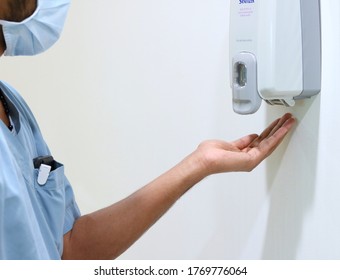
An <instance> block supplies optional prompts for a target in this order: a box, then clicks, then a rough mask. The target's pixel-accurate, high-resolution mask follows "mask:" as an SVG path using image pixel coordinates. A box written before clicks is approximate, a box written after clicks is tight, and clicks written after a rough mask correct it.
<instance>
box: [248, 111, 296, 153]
mask: <svg viewBox="0 0 340 280" xmlns="http://www.w3.org/2000/svg"><path fill="white" fill-rule="evenodd" d="M291 117H292V114H290V113H286V114H285V115H283V116H282V117H281V118H278V119H276V120H275V121H273V122H272V123H271V124H270V125H269V126H268V127H267V128H266V129H265V130H264V131H263V132H262V133H261V134H260V135H259V136H258V137H257V138H256V139H254V141H253V142H252V143H251V144H250V145H249V147H257V146H258V145H259V144H260V143H261V141H262V140H263V139H266V138H267V137H270V136H272V135H273V134H274V133H275V132H276V131H277V130H278V129H279V128H280V127H281V126H282V125H283V124H284V123H285V122H286V121H287V120H288V119H289V118H291Z"/></svg>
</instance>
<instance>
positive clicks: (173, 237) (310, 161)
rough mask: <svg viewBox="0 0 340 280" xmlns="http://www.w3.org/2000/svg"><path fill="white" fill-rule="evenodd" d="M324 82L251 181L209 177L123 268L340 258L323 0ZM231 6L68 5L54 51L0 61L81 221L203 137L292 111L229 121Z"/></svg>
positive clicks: (332, 79) (333, 58)
mask: <svg viewBox="0 0 340 280" xmlns="http://www.w3.org/2000/svg"><path fill="white" fill-rule="evenodd" d="M321 2H322V21H323V26H322V32H323V77H322V79H323V85H322V93H321V95H319V96H318V97H316V98H313V99H312V100H307V101H301V102H299V103H298V104H297V106H295V107H294V108H292V109H291V111H292V112H293V113H294V114H295V115H296V117H297V118H298V120H299V123H298V125H297V127H296V129H295V131H294V133H293V134H292V135H291V137H289V139H287V140H286V141H285V142H284V143H283V144H282V146H281V147H280V149H279V150H277V151H276V152H275V154H274V155H273V156H272V157H271V158H270V159H269V160H267V161H266V162H265V163H263V164H262V165H260V166H259V167H258V168H257V169H256V170H254V171H253V172H252V173H249V174H247V173H233V174H222V175H217V176H213V177H210V178H207V179H206V180H204V181H203V182H201V183H200V184H199V185H198V186H197V187H196V188H195V189H193V190H191V191H190V192H189V193H188V194H187V195H186V196H185V197H183V198H182V199H181V200H180V201H179V202H178V203H177V205H175V206H174V208H172V209H171V210H170V211H169V212H168V213H167V214H166V215H165V217H163V218H162V219H161V220H160V221H159V222H158V223H157V224H156V225H155V226H154V227H153V228H152V229H151V230H150V231H149V232H148V233H146V234H145V235H144V236H143V237H142V238H141V239H140V240H139V241H138V242H137V243H136V244H135V245H134V246H133V247H132V248H131V249H130V250H128V251H127V252H126V253H125V254H124V255H123V256H122V257H121V258H122V259H278V258H279V259H281V258H282V259H333V258H339V257H340V239H339V236H340V219H339V217H338V213H340V203H339V201H340V184H339V181H340V180H339V163H338V158H339V155H340V146H339V145H338V137H340V132H339V131H338V130H337V129H338V128H339V127H340V111H339V110H338V104H340V94H339V92H340V89H339V83H338V82H337V81H338V80H339V77H338V73H339V71H338V69H337V68H336V67H337V65H340V55H339V52H338V51H339V49H340V20H339V14H340V2H339V1H338V0H322V1H321ZM228 7H229V1H224V0H213V1H212V0H163V1H158V0H144V1H139V0H115V1H110V0H96V1H89V0H82V1H73V4H72V8H71V10H70V15H69V18H68V21H67V24H66V28H65V32H64V34H63V37H62V39H61V40H60V41H59V43H58V44H57V45H56V46H55V47H54V48H53V49H51V50H50V51H49V52H47V53H45V54H43V55H41V56H39V57H34V58H1V67H0V72H1V76H0V77H1V79H3V80H6V81H8V82H10V83H11V84H12V85H14V86H15V87H16V88H17V89H19V90H20V92H21V93H22V95H23V96H24V97H25V98H26V100H27V101H28V103H29V104H30V105H31V107H32V109H33V111H34V112H35V114H36V117H37V119H38V121H39V122H40V124H41V128H42V130H43V132H44V134H45V137H46V140H47V141H48V143H49V144H50V147H51V149H52V151H53V152H54V156H55V157H56V158H57V159H59V160H60V161H62V162H64V164H65V165H66V172H67V174H68V177H69V179H70V180H71V182H72V183H73V185H74V189H75V192H76V195H77V200H78V203H79V205H80V207H81V209H82V211H83V213H87V212H90V211H93V210H95V209H98V208H100V207H104V206H106V205H108V204H110V203H112V202H115V201H117V200H119V199H121V198H123V197H125V196H126V195H128V194H130V193H131V192H133V191H134V190H136V189H137V188H139V187H140V186H142V185H144V184H146V183H147V182H149V181H150V180H152V179H153V178H154V177H156V176H158V175H159V174H160V173H162V172H164V171H165V170H167V169H168V168H170V167H171V166H172V165H174V164H176V163H177V162H178V161H179V160H181V159H182V158H183V157H184V156H185V155H187V154H188V153H190V152H191V151H192V150H193V149H195V147H196V146H197V145H198V144H199V143H200V142H201V141H203V140H205V139H208V138H221V139H227V140H233V139H235V138H238V137H240V136H243V135H245V134H248V133H252V132H260V131H261V130H262V129H263V128H264V127H265V126H266V125H267V124H268V123H269V122H271V121H272V120H273V119H274V118H276V117H277V116H280V115H281V114H283V113H284V112H285V111H286V109H285V108H280V107H269V106H267V105H264V104H263V106H262V108H261V109H260V111H259V112H258V113H256V114H254V115H252V116H239V115H236V114H234V113H233V112H232V107H231V93H230V89H229V85H228V83H229V80H228V75H229V73H228V57H227V54H228Z"/></svg>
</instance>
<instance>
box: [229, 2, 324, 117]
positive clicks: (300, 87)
mask: <svg viewBox="0 0 340 280" xmlns="http://www.w3.org/2000/svg"><path fill="white" fill-rule="evenodd" d="M229 52H230V64H231V67H230V73H231V87H232V92H233V108H234V111H235V112H236V113H239V114H252V113H254V112H256V111H257V110H258V109H259V107H260V105H261V101H262V99H263V100H265V101H266V102H267V103H269V104H271V105H277V104H279V105H286V106H293V105H294V104H295V100H297V99H302V98H308V97H311V96H313V95H315V94H317V93H319V92H320V89H321V28H320V0H230V49H229Z"/></svg>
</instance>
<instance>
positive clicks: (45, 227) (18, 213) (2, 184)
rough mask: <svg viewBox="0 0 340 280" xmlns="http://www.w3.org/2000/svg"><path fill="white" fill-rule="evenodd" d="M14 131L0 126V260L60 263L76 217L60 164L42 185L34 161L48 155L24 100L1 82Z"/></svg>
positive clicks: (70, 190) (67, 184) (74, 206)
mask: <svg viewBox="0 0 340 280" xmlns="http://www.w3.org/2000/svg"><path fill="white" fill-rule="evenodd" d="M0 88H1V89H2V91H3V93H4V96H5V98H6V100H7V103H8V105H9V109H10V115H11V119H12V122H13V126H14V129H13V131H10V130H9V129H8V128H7V126H6V125H5V124H4V123H3V122H2V121H0V259H24V260H29V259H60V258H61V255H62V252H63V235H64V234H65V233H67V232H68V231H70V230H71V229H72V227H73V224H74V222H75V220H76V219H77V218H78V217H79V216H80V212H79V209H78V207H77V204H76V202H75V198H74V194H73V191H72V188H71V186H70V184H69V182H68V180H67V178H66V177H65V175H64V167H63V165H62V164H60V165H58V166H59V167H58V168H57V169H55V170H54V171H52V172H51V173H50V175H49V177H48V180H47V182H46V184H45V185H43V186H40V185H39V184H38V183H37V176H38V170H37V169H35V168H34V165H33V159H34V158H36V157H38V156H46V155H51V153H50V151H49V149H48V147H47V145H46V143H45V141H44V140H43V138H42V135H41V132H40V129H39V127H38V124H37V122H36V120H35V118H34V116H33V114H32V112H31V111H30V109H29V108H28V106H27V104H26V103H25V101H24V100H23V99H22V97H21V96H20V95H19V94H18V93H17V92H16V91H15V90H14V89H13V88H12V87H11V86H9V85H8V84H5V83H4V82H1V81H0Z"/></svg>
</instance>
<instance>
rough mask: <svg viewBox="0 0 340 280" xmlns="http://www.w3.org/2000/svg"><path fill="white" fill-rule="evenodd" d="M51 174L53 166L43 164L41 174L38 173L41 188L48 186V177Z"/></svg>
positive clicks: (40, 168) (40, 169)
mask: <svg viewBox="0 0 340 280" xmlns="http://www.w3.org/2000/svg"><path fill="white" fill-rule="evenodd" d="M50 172H51V166H49V165H46V164H43V163H42V164H41V165H40V167H39V173H38V180H37V181H38V184H39V185H40V186H43V185H45V184H46V182H47V180H48V176H49V175H50Z"/></svg>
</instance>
